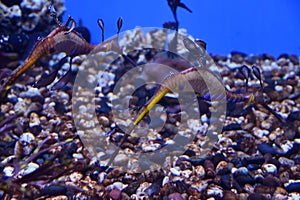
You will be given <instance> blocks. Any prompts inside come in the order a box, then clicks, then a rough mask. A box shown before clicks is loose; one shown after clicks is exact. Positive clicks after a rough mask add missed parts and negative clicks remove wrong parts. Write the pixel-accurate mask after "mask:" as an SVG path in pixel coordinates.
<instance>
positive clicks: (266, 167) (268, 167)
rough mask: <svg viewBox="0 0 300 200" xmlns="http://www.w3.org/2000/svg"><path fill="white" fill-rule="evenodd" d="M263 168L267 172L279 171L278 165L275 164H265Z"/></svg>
mask: <svg viewBox="0 0 300 200" xmlns="http://www.w3.org/2000/svg"><path fill="white" fill-rule="evenodd" d="M262 169H263V171H264V172H265V173H272V174H273V173H276V172H277V167H276V166H275V165H273V164H264V165H263V166H262Z"/></svg>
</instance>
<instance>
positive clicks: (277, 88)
mask: <svg viewBox="0 0 300 200" xmlns="http://www.w3.org/2000/svg"><path fill="white" fill-rule="evenodd" d="M275 90H276V91H277V92H282V90H283V87H282V86H281V85H276V86H275Z"/></svg>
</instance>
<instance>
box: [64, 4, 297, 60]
mask: <svg viewBox="0 0 300 200" xmlns="http://www.w3.org/2000/svg"><path fill="white" fill-rule="evenodd" d="M182 2H183V3H185V4H186V5H187V6H188V7H189V8H190V9H191V10H192V11H193V13H189V12H187V11H186V10H184V9H182V8H178V10H177V11H178V12H177V13H178V19H179V22H180V28H186V29H187V30H188V33H189V34H191V35H193V37H195V38H200V39H203V40H204V41H206V42H207V51H208V52H209V53H213V54H223V55H227V54H229V53H230V52H231V51H241V52H245V53H247V54H250V53H253V54H260V53H269V54H272V55H274V56H278V55H280V54H281V53H289V54H297V55H300V1H299V0H251V1H250V0H249V1H243V0H182ZM65 5H66V8H67V10H66V13H65V16H64V20H66V18H67V16H68V15H72V16H73V17H74V18H75V19H76V20H77V21H78V20H79V19H81V20H82V21H83V25H84V26H86V27H88V28H89V30H90V31H91V33H92V43H99V42H100V41H101V32H100V29H99V27H98V25H97V19H98V18H102V19H103V20H104V22H105V37H106V38H109V37H111V36H113V35H115V33H116V30H117V27H116V21H117V19H118V17H119V16H122V18H123V20H124V21H123V28H122V30H123V31H124V30H128V29H133V28H135V27H136V26H141V27H161V26H162V24H163V23H164V22H166V21H174V20H173V16H172V13H171V11H170V9H169V7H168V5H167V0H148V1H146V0H109V1H107V0H86V1H82V0H66V2H65Z"/></svg>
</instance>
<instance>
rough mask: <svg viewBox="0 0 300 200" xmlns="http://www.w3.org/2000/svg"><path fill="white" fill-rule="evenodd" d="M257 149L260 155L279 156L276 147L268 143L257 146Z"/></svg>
mask: <svg viewBox="0 0 300 200" xmlns="http://www.w3.org/2000/svg"><path fill="white" fill-rule="evenodd" d="M257 148H258V150H259V151H260V153H262V154H266V153H270V154H272V155H276V154H277V151H276V149H275V148H274V147H272V146H271V145H270V144H267V143H262V144H259V145H258V146H257Z"/></svg>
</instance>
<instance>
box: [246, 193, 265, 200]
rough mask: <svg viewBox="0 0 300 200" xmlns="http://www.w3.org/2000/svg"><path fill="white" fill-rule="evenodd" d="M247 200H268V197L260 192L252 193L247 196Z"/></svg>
mask: <svg viewBox="0 0 300 200" xmlns="http://www.w3.org/2000/svg"><path fill="white" fill-rule="evenodd" d="M247 200H268V199H267V197H265V196H264V195H262V194H258V193H252V194H250V195H249V196H248V198H247Z"/></svg>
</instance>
